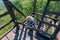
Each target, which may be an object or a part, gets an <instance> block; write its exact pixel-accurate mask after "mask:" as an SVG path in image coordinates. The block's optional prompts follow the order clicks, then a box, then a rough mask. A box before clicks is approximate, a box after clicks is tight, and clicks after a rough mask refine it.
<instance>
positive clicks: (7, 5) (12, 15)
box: [3, 0, 19, 28]
mask: <svg viewBox="0 0 60 40" xmlns="http://www.w3.org/2000/svg"><path fill="white" fill-rule="evenodd" d="M3 3H4V4H5V6H6V8H7V10H8V12H9V14H10V16H11V18H12V20H13V22H14V24H15V26H17V28H19V26H18V22H17V20H16V17H15V15H14V11H13V8H12V7H11V5H9V4H8V3H9V1H8V0H3Z"/></svg>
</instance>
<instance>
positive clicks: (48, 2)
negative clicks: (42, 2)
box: [38, 0, 50, 29]
mask: <svg viewBox="0 0 60 40" xmlns="http://www.w3.org/2000/svg"><path fill="white" fill-rule="evenodd" d="M49 4H50V0H48V1H47V4H46V7H45V9H44V12H43V15H42V17H41V21H40V23H39V25H38V29H40V26H41V25H42V21H43V20H44V17H45V15H46V12H47V10H48V7H49Z"/></svg>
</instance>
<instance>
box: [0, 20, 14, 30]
mask: <svg viewBox="0 0 60 40" xmlns="http://www.w3.org/2000/svg"><path fill="white" fill-rule="evenodd" d="M11 22H13V20H11V21H9V22H7V23H6V24H4V25H3V26H0V30H1V29H3V28H4V27H6V26H7V25H9V24H10V23H11Z"/></svg>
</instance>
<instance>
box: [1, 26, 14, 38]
mask: <svg viewBox="0 0 60 40" xmlns="http://www.w3.org/2000/svg"><path fill="white" fill-rule="evenodd" d="M14 28H15V26H14V27H12V28H11V29H10V30H9V31H7V32H6V33H5V34H4V35H2V36H1V37H0V39H2V38H4V37H5V36H6V35H7V34H8V33H9V32H11V31H12V30H13V29H14Z"/></svg>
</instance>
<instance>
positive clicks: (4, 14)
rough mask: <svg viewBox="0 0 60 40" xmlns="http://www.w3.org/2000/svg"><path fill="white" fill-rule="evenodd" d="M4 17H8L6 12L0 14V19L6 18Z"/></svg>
mask: <svg viewBox="0 0 60 40" xmlns="http://www.w3.org/2000/svg"><path fill="white" fill-rule="evenodd" d="M6 15H8V12H5V13H3V14H1V15H0V18H1V17H3V16H6Z"/></svg>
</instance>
